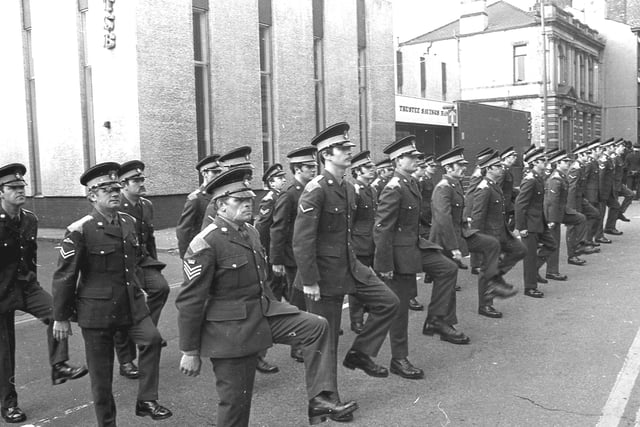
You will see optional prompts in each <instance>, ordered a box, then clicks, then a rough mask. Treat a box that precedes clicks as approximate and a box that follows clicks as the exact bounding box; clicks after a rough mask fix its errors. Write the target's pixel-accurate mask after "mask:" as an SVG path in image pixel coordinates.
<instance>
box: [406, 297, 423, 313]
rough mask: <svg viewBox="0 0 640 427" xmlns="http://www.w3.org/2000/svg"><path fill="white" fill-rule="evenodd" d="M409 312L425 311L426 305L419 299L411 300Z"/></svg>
mask: <svg viewBox="0 0 640 427" xmlns="http://www.w3.org/2000/svg"><path fill="white" fill-rule="evenodd" d="M409 310H413V311H422V310H424V305H422V304H420V303H419V302H418V300H417V299H415V298H411V299H410V300H409Z"/></svg>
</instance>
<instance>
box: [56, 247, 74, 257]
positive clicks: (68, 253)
mask: <svg viewBox="0 0 640 427" xmlns="http://www.w3.org/2000/svg"><path fill="white" fill-rule="evenodd" d="M59 248H60V256H61V257H62V259H67V258H71V257H72V256H74V255H75V254H76V250H75V249H67V250H65V249H64V247H63V246H59Z"/></svg>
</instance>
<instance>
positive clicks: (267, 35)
mask: <svg viewBox="0 0 640 427" xmlns="http://www.w3.org/2000/svg"><path fill="white" fill-rule="evenodd" d="M259 31H260V102H261V107H262V166H263V168H264V169H263V170H267V168H268V167H269V165H270V164H271V160H272V159H273V151H274V150H273V146H274V144H273V74H272V68H271V67H272V64H271V27H270V26H267V25H262V24H261V25H260V30H259Z"/></svg>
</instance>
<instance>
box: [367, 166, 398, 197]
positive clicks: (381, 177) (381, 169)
mask: <svg viewBox="0 0 640 427" xmlns="http://www.w3.org/2000/svg"><path fill="white" fill-rule="evenodd" d="M392 176H393V163H392V162H391V160H390V159H388V158H386V159H382V160H380V161H379V162H378V163H376V179H374V180H373V182H372V183H371V186H372V187H373V189H374V190H375V192H376V196H377V197H378V198H380V193H381V192H382V189H383V188H384V186H385V185H387V182H389V180H390V179H391V177H392Z"/></svg>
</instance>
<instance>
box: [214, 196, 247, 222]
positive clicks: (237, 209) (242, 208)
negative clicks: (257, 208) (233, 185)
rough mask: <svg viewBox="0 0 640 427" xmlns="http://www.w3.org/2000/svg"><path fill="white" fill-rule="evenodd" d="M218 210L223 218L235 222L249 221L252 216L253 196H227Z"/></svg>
mask: <svg viewBox="0 0 640 427" xmlns="http://www.w3.org/2000/svg"><path fill="white" fill-rule="evenodd" d="M218 211H219V212H220V213H221V214H222V215H223V216H224V217H225V218H227V219H229V220H231V221H233V222H235V223H237V224H244V223H245V222H249V221H251V218H252V216H253V198H251V197H243V198H237V197H228V198H227V199H226V200H225V201H224V202H223V203H222V205H221V206H220V208H219V209H218Z"/></svg>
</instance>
